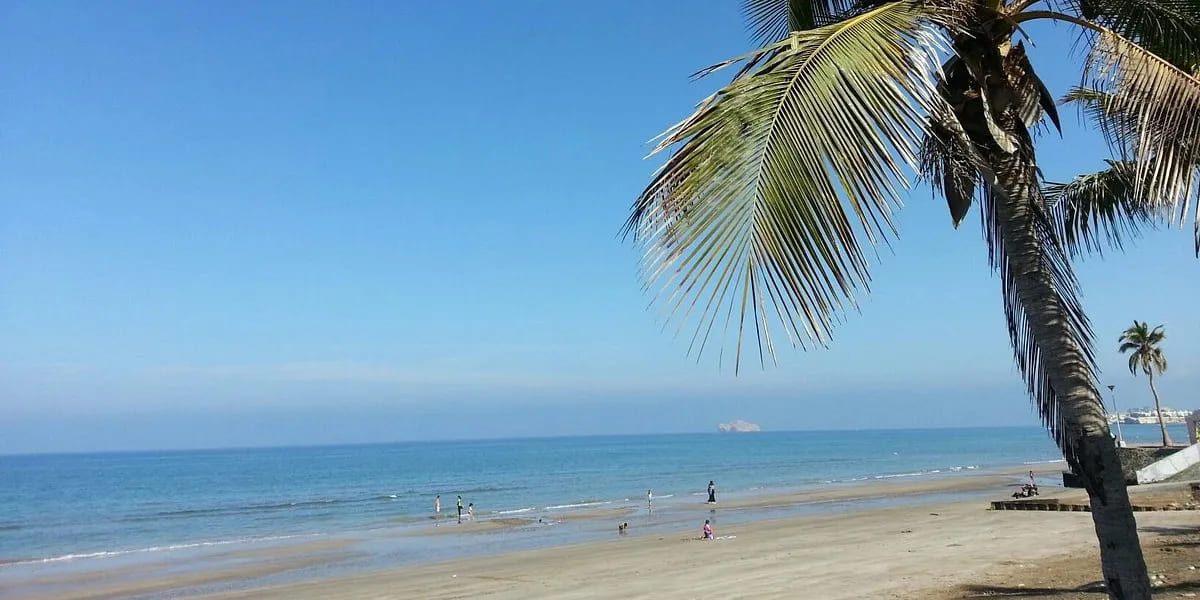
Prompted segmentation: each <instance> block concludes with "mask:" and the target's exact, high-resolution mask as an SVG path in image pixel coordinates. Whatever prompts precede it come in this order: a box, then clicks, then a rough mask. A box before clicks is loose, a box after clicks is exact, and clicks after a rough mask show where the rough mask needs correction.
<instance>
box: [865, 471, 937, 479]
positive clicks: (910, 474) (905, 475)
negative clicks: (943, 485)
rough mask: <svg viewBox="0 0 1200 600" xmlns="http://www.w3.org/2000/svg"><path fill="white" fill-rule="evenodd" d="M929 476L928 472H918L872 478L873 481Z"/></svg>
mask: <svg viewBox="0 0 1200 600" xmlns="http://www.w3.org/2000/svg"><path fill="white" fill-rule="evenodd" d="M928 474H929V472H928V471H917V472H916V473H890V474H888V475H874V476H872V477H871V478H872V479H892V478H895V477H920V476H921V475H928Z"/></svg>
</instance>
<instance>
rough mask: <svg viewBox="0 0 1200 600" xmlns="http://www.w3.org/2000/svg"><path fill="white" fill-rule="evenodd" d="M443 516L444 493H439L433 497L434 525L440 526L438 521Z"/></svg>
mask: <svg viewBox="0 0 1200 600" xmlns="http://www.w3.org/2000/svg"><path fill="white" fill-rule="evenodd" d="M441 518H442V495H441V494H438V495H437V496H436V497H434V499H433V526H434V527H437V526H438V521H439V520H441Z"/></svg>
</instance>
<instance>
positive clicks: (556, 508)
mask: <svg viewBox="0 0 1200 600" xmlns="http://www.w3.org/2000/svg"><path fill="white" fill-rule="evenodd" d="M605 504H612V501H611V500H605V501H603V502H580V503H579V504H556V505H554V506H547V507H546V510H558V509H560V508H584V507H587V506H603V505H605Z"/></svg>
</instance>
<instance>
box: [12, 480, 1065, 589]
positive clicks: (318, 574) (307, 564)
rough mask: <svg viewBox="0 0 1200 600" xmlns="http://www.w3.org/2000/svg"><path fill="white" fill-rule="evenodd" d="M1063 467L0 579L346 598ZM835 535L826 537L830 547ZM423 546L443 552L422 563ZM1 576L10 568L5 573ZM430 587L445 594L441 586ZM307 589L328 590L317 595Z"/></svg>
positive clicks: (451, 527) (967, 506)
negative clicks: (376, 586)
mask: <svg viewBox="0 0 1200 600" xmlns="http://www.w3.org/2000/svg"><path fill="white" fill-rule="evenodd" d="M1061 466H1062V465H1061V464H1059V463H1047V464H1037V465H1027V464H1024V465H1014V466H1011V467H1005V468H999V469H991V470H982V469H981V470H979V471H968V472H957V473H943V474H941V475H940V476H928V477H913V478H904V477H901V478H895V479H883V480H879V479H876V480H869V481H861V482H854V483H843V484H827V485H820V486H814V487H812V488H810V489H804V490H802V491H796V492H791V493H774V494H765V495H761V496H753V495H751V496H747V497H734V498H731V499H730V500H724V501H722V502H720V503H718V504H717V505H708V504H705V503H703V502H702V501H696V502H695V503H691V502H688V500H689V498H687V497H685V498H683V499H681V501H680V502H679V503H676V504H675V505H673V506H672V507H671V508H669V509H667V508H664V509H662V512H661V513H659V509H657V508H656V510H655V513H654V514H652V515H650V516H649V517H647V516H646V515H644V514H642V513H643V512H644V511H638V510H636V509H630V508H626V507H613V508H607V507H606V508H602V509H592V510H590V511H580V512H578V513H576V514H575V515H571V516H570V517H569V518H565V519H562V520H560V521H556V522H553V523H546V524H540V525H539V524H531V523H529V522H528V520H526V519H524V518H512V517H508V518H505V517H501V518H492V519H480V520H478V521H477V522H475V523H464V524H463V525H462V526H458V525H457V524H446V525H444V526H441V527H438V528H436V529H435V528H434V527H433V526H432V525H425V526H422V527H419V528H412V527H399V528H394V529H385V530H382V531H377V532H375V533H374V534H373V535H371V536H369V537H367V538H366V539H364V538H362V537H361V536H359V535H355V534H353V533H350V534H346V535H339V534H333V535H329V536H322V537H320V538H318V539H316V540H314V539H308V540H304V541H297V542H296V543H281V544H277V545H270V546H267V547H261V548H239V549H229V550H227V551H223V552H219V553H216V554H211V555H207V556H205V557H203V561H201V562H199V563H196V564H197V565H199V566H196V565H193V564H190V562H189V561H188V558H187V557H186V556H183V555H178V556H163V557H159V558H160V560H159V561H157V562H154V563H150V564H146V563H142V564H135V565H132V566H131V565H121V564H111V563H110V564H109V565H99V564H97V565H95V566H96V567H98V568H99V570H96V569H93V570H87V569H66V570H64V572H61V573H56V572H54V570H53V569H38V570H36V572H35V573H34V576H33V577H29V578H25V579H16V580H15V581H14V580H13V579H12V578H7V579H0V583H4V584H5V587H7V588H9V589H10V590H11V592H12V593H13V595H12V597H13V598H16V599H26V598H29V599H32V598H48V599H53V600H82V599H84V598H120V597H128V596H133V595H138V596H143V597H146V598H155V597H167V596H170V597H177V596H180V595H187V596H198V597H209V596H212V597H231V598H258V597H262V598H285V597H292V596H291V595H292V594H301V596H299V597H304V596H303V593H302V592H301V591H302V590H307V589H310V588H312V587H314V586H317V587H322V589H324V588H325V587H326V586H334V588H336V589H329V590H328V593H330V594H333V595H332V596H329V597H337V594H338V593H340V592H339V591H338V590H342V589H343V588H345V586H349V588H357V587H359V586H363V585H365V586H368V587H370V586H371V585H373V584H372V583H371V582H372V581H375V579H376V578H382V579H384V580H390V579H389V578H394V577H400V578H402V579H404V578H407V577H410V576H416V575H420V574H421V573H426V572H430V573H437V572H441V570H443V569H450V570H454V569H463V568H464V566H465V565H470V567H469V570H474V569H476V568H487V569H499V570H498V571H496V574H495V575H494V576H495V577H501V578H503V577H505V576H504V575H502V573H501V571H507V570H511V569H513V568H515V567H514V565H519V564H522V563H523V561H533V563H542V562H546V561H549V564H550V565H557V566H554V567H553V568H554V569H562V568H567V567H568V566H571V565H569V564H568V563H561V562H559V561H558V560H557V559H555V558H554V557H555V556H557V555H559V554H560V553H562V554H566V555H570V556H574V557H575V558H574V560H575V561H576V562H589V561H590V560H591V558H590V557H591V556H592V555H593V554H598V556H600V557H601V559H602V560H601V562H604V563H607V562H609V561H610V560H615V561H616V562H617V563H620V564H624V563H625V561H627V557H625V556H624V555H623V551H621V552H616V554H617V555H615V556H611V557H610V556H608V555H609V554H611V553H614V550H613V548H614V547H616V548H624V549H629V548H630V547H635V548H636V547H641V546H642V545H646V544H648V545H650V546H655V545H658V544H663V543H668V544H679V543H683V542H684V541H685V540H688V538H689V536H690V535H691V534H692V533H695V532H693V531H692V530H693V529H695V530H696V531H697V532H698V529H699V527H698V525H696V524H697V523H702V522H703V519H704V518H706V517H708V518H712V519H713V520H714V521H715V522H716V527H717V535H718V537H728V536H733V537H732V538H731V539H726V540H718V542H719V543H726V542H728V543H734V542H736V543H738V544H746V543H747V542H745V541H742V542H739V541H738V540H743V539H745V538H746V537H747V536H749V537H750V538H759V537H762V536H769V537H770V536H771V534H773V532H776V531H775V530H776V529H779V528H782V529H784V530H791V529H796V528H807V527H809V526H812V525H813V524H814V523H844V524H847V525H853V524H854V523H856V522H859V521H873V520H875V519H877V518H879V517H878V515H886V514H896V515H909V516H920V513H921V511H922V510H924V509H923V508H922V507H928V506H934V505H937V506H945V507H950V508H948V509H944V510H949V509H953V510H955V511H963V510H966V511H972V512H973V511H975V510H979V511H982V510H983V508H986V506H987V503H986V501H985V497H993V498H994V497H1003V496H1004V495H1007V493H1008V492H1007V490H1009V489H1011V486H1013V485H1016V484H1018V483H1019V478H1020V476H1021V475H1023V474H1025V473H1027V472H1028V471H1029V470H1034V471H1035V472H1038V473H1039V476H1040V477H1043V478H1045V477H1047V476H1051V475H1053V476H1057V473H1058V472H1059V470H1060V469H1061ZM966 499H969V500H966ZM933 512H937V511H933ZM702 513H707V514H702ZM630 515H633V516H630ZM898 518H901V517H898ZM902 518H909V517H907V516H906V517H902ZM626 519H627V520H629V521H630V522H631V531H630V535H626V536H620V537H618V536H617V532H616V524H617V523H618V522H620V521H623V520H626ZM546 525H554V527H547V526H546ZM576 534H578V535H576ZM584 534H586V535H584ZM572 536H574V537H572ZM580 536H582V537H580ZM836 541H837V540H834V539H829V540H825V541H823V542H822V545H828V544H830V543H834V542H836ZM756 543H757V542H756ZM389 544H399V545H398V546H388V545H389ZM614 544H615V545H617V546H614ZM380 546H388V547H389V548H393V547H394V548H398V550H395V551H392V550H384V551H382V554H381V555H382V558H380V557H378V556H376V557H372V555H371V553H372V552H375V553H376V554H380V551H379V550H378V547H380ZM429 548H442V549H444V550H445V549H449V550H451V551H454V552H456V553H452V554H447V553H446V552H445V551H443V552H442V553H441V554H437V553H432V552H428V549H429ZM463 548H468V549H472V548H473V549H474V550H477V551H478V552H474V553H468V554H465V555H464V554H461V552H462V551H463V550H462V549H463ZM676 550H677V548H674V547H665V548H658V549H656V550H654V552H667V553H673V552H675V551H676ZM423 551H425V554H427V555H428V556H432V557H434V558H433V559H432V560H419V558H420V556H419V555H421V554H422V552H423ZM414 557H416V559H418V560H414ZM439 557H440V558H439ZM456 557H459V558H456ZM514 557H515V558H514ZM647 560H650V559H649V558H648V557H643V558H642V559H639V560H635V561H634V562H632V563H629V564H628V567H629V568H630V569H633V571H638V570H639V568H640V567H641V566H644V564H643V563H645V562H646V561H647ZM512 561H515V563H514V562H512ZM650 562H653V561H652V560H650ZM455 565H458V566H455ZM489 565H490V566H489ZM77 566H84V565H77ZM547 568H549V567H547ZM540 569H541V568H539V570H540ZM0 575H3V571H2V570H0ZM451 579H455V578H454V577H451ZM405 585H407V584H405ZM349 588H346V589H349ZM272 590H291V591H289V592H286V593H284V592H279V593H280V594H282V595H277V596H272V595H271V594H274V593H275V592H273V591H272ZM304 593H307V592H304ZM324 593H325V592H322V594H324ZM347 593H348V595H347V596H345V597H347V598H350V597H356V596H358V595H359V593H358V592H354V591H350V592H347ZM481 593H482V592H481ZM363 594H366V592H363ZM430 594H431V595H433V596H436V595H437V594H435V593H433V592H432V591H431V592H430ZM6 597H7V595H6ZM308 597H313V598H318V597H324V596H323V595H321V594H313V595H309V596H308ZM513 597H518V596H513Z"/></svg>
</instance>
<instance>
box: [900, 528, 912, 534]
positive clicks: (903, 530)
mask: <svg viewBox="0 0 1200 600" xmlns="http://www.w3.org/2000/svg"><path fill="white" fill-rule="evenodd" d="M900 533H912V530H911V529H901V530H900Z"/></svg>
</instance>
